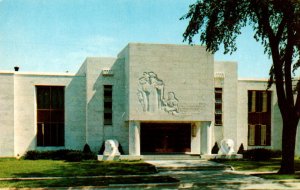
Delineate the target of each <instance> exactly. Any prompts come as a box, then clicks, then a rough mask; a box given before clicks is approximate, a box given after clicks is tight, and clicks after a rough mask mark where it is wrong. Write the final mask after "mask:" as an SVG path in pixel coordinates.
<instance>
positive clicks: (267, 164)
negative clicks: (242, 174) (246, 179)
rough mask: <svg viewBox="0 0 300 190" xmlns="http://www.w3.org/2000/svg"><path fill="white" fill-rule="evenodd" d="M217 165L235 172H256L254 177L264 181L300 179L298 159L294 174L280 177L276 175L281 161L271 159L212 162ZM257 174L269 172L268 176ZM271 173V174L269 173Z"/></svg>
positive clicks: (299, 160)
mask: <svg viewBox="0 0 300 190" xmlns="http://www.w3.org/2000/svg"><path fill="white" fill-rule="evenodd" d="M213 161H215V162H218V163H223V164H227V165H231V166H232V167H234V169H235V170H236V171H250V172H254V173H255V172H257V174H254V175H255V176H258V177H262V178H265V179H300V159H296V158H295V170H296V174H292V175H281V174H277V173H275V174H274V173H273V172H274V171H275V172H277V171H278V170H279V168H280V162H281V159H271V160H268V161H250V160H213ZM259 172H270V174H259ZM271 172H272V173H271Z"/></svg>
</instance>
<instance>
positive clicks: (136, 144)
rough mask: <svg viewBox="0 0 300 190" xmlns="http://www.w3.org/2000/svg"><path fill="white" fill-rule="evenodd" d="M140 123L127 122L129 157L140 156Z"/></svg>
mask: <svg viewBox="0 0 300 190" xmlns="http://www.w3.org/2000/svg"><path fill="white" fill-rule="evenodd" d="M140 144H141V143H140V122H138V121H130V122H129V155H134V156H140V155H141V150H140V149H141V148H140V147H141V145H140Z"/></svg>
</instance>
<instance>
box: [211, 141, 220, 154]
mask: <svg viewBox="0 0 300 190" xmlns="http://www.w3.org/2000/svg"><path fill="white" fill-rule="evenodd" d="M218 152H219V146H218V143H217V142H215V145H214V147H213V148H212V150H211V153H212V154H218Z"/></svg>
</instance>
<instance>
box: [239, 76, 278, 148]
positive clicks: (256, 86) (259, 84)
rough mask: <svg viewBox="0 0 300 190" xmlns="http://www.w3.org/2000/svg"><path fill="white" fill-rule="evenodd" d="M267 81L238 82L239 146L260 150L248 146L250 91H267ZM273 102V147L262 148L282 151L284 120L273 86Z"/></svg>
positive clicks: (244, 80) (249, 80) (246, 80)
mask: <svg viewBox="0 0 300 190" xmlns="http://www.w3.org/2000/svg"><path fill="white" fill-rule="evenodd" d="M267 85H268V84H267V80H252V79H240V80H239V81H238V101H237V105H238V117H237V123H238V125H237V126H238V127H237V130H238V134H239V135H238V145H240V144H241V143H243V145H244V147H245V148H246V149H247V148H258V147H259V146H248V90H266V89H267ZM269 90H270V91H272V100H271V146H261V148H270V149H275V150H279V149H281V124H282V120H281V117H280V112H279V108H278V104H277V96H276V91H275V87H274V86H272V87H271V89H269Z"/></svg>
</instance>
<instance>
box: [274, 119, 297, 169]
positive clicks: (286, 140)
mask: <svg viewBox="0 0 300 190" xmlns="http://www.w3.org/2000/svg"><path fill="white" fill-rule="evenodd" d="M292 115H293V114H286V117H287V118H285V119H283V128H282V161H281V167H280V170H279V171H278V173H279V174H294V173H295V168H294V158H295V145H296V133H297V124H298V122H297V118H294V117H292Z"/></svg>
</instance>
